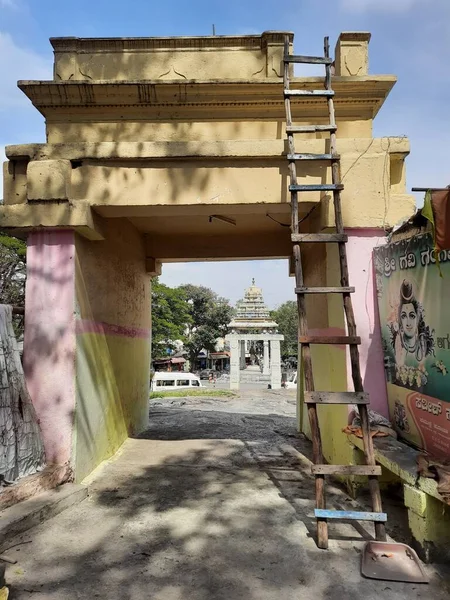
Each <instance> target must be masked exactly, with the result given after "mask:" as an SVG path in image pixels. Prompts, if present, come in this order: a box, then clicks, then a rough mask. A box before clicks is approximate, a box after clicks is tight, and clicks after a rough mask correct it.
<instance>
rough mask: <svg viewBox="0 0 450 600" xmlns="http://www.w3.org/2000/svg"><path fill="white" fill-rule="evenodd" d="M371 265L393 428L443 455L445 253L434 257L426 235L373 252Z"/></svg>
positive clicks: (447, 309)
mask: <svg viewBox="0 0 450 600" xmlns="http://www.w3.org/2000/svg"><path fill="white" fill-rule="evenodd" d="M374 263H375V274H376V288H377V295H378V306H379V312H380V325H381V335H382V341H383V351H384V364H385V373H386V382H387V392H388V402H389V414H390V418H391V420H392V423H393V426H394V428H395V429H396V431H397V432H398V434H399V437H401V438H403V439H405V440H406V441H408V442H409V443H411V444H413V445H415V446H417V447H419V448H421V449H424V450H426V451H427V452H429V453H430V454H432V455H434V456H435V457H438V458H449V457H450V250H442V251H440V252H436V251H435V250H434V244H433V238H432V236H431V234H424V235H417V236H414V237H412V238H408V239H404V240H401V241H399V242H395V243H391V244H387V245H386V246H380V247H378V248H376V249H375V250H374ZM438 263H439V264H438ZM441 275H442V276H441Z"/></svg>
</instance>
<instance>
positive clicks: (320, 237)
mask: <svg viewBox="0 0 450 600" xmlns="http://www.w3.org/2000/svg"><path fill="white" fill-rule="evenodd" d="M347 240H348V235H347V234H346V233H292V234H291V241H293V242H296V243H298V242H301V243H305V244H306V243H308V244H309V243H322V244H331V243H334V242H346V241H347Z"/></svg>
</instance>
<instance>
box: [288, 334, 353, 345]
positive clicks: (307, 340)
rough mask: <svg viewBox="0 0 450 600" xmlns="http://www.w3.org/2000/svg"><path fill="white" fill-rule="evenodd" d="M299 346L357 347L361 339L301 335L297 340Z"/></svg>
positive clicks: (340, 336) (349, 336) (348, 336)
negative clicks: (330, 345)
mask: <svg viewBox="0 0 450 600" xmlns="http://www.w3.org/2000/svg"><path fill="white" fill-rule="evenodd" d="M298 341H299V344H334V345H336V346H344V345H346V344H349V345H350V346H352V345H358V344H360V343H361V338H360V337H359V336H357V335H354V336H351V335H301V336H300V337H299V338H298Z"/></svg>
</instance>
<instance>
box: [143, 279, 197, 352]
mask: <svg viewBox="0 0 450 600" xmlns="http://www.w3.org/2000/svg"><path fill="white" fill-rule="evenodd" d="M190 320H191V317H190V313H189V305H188V303H187V298H186V296H185V293H184V292H183V290H181V289H180V288H170V287H169V286H167V285H164V284H163V283H160V282H159V281H158V279H157V278H156V279H154V280H153V281H152V354H153V357H154V358H156V357H158V356H162V355H163V354H165V352H166V349H167V348H170V349H173V348H174V342H175V340H181V341H184V339H185V334H186V331H187V328H188V326H189V324H190Z"/></svg>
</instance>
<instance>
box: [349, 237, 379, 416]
mask: <svg viewBox="0 0 450 600" xmlns="http://www.w3.org/2000/svg"><path fill="white" fill-rule="evenodd" d="M346 232H347V234H348V236H349V237H348V243H347V260H348V268H349V272H350V277H351V280H350V282H351V285H353V286H354V287H355V293H354V294H352V301H353V310H354V313H355V319H356V326H357V328H358V335H359V336H360V337H361V345H360V346H359V355H360V359H361V375H362V378H363V383H364V389H365V391H366V392H369V394H370V408H371V409H372V410H375V411H377V412H379V413H380V414H382V415H384V416H385V417H388V416H389V414H388V412H389V411H388V402H387V391H386V378H385V374H384V357H383V348H382V343H381V331H380V317H379V313H378V305H377V297H376V291H375V281H374V271H373V259H372V251H373V249H374V248H375V247H376V246H378V245H380V244H384V243H385V241H386V236H385V233H384V231H383V230H379V229H348V230H346ZM347 365H348V382H349V389H351V382H352V379H351V371H350V361H348V362H347Z"/></svg>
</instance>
